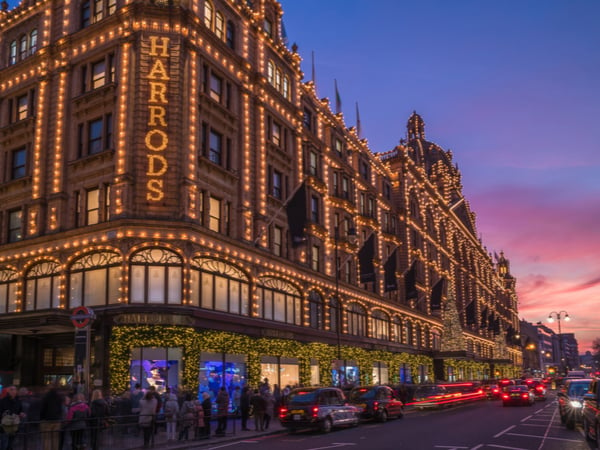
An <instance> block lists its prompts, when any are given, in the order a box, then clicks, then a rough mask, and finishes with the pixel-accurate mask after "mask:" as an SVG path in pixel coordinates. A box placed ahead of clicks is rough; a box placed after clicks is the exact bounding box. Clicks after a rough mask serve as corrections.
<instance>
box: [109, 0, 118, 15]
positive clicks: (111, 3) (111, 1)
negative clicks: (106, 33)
mask: <svg viewBox="0 0 600 450" xmlns="http://www.w3.org/2000/svg"><path fill="white" fill-rule="evenodd" d="M116 10H117V0H108V14H109V15H111V14H114V13H115V11H116Z"/></svg>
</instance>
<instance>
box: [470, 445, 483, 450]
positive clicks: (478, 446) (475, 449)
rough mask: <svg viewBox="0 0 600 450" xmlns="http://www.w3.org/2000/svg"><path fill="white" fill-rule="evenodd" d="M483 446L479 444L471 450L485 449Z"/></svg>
mask: <svg viewBox="0 0 600 450" xmlns="http://www.w3.org/2000/svg"><path fill="white" fill-rule="evenodd" d="M483 445H484V444H479V445H476V446H475V447H472V448H471V449H470V450H477V449H479V448H481V447H483Z"/></svg>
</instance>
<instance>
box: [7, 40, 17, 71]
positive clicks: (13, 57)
mask: <svg viewBox="0 0 600 450" xmlns="http://www.w3.org/2000/svg"><path fill="white" fill-rule="evenodd" d="M16 63H17V41H16V40H15V41H12V42H11V43H10V54H9V57H8V64H9V65H13V64H16Z"/></svg>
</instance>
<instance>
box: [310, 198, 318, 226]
mask: <svg viewBox="0 0 600 450" xmlns="http://www.w3.org/2000/svg"><path fill="white" fill-rule="evenodd" d="M310 217H311V219H312V221H313V223H319V199H318V197H314V196H313V197H311V198H310Z"/></svg>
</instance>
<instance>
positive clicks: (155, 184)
mask: <svg viewBox="0 0 600 450" xmlns="http://www.w3.org/2000/svg"><path fill="white" fill-rule="evenodd" d="M149 55H150V56H152V57H154V59H153V61H152V64H151V69H150V72H149V73H148V77H147V78H148V86H149V88H150V90H149V96H148V113H149V114H148V127H149V130H148V132H147V133H146V137H145V139H144V143H145V145H146V149H147V150H148V153H147V157H148V166H147V168H148V170H147V172H146V176H147V177H148V181H147V183H146V189H147V192H146V200H149V201H155V202H157V201H160V200H162V199H163V197H164V196H165V192H164V175H165V173H166V172H167V169H168V168H169V164H168V162H167V158H165V156H164V155H165V150H166V148H167V146H168V144H169V135H168V134H167V120H166V114H167V110H166V106H165V105H167V104H168V103H169V102H168V100H167V81H168V80H169V75H168V74H167V70H166V68H165V65H164V60H163V59H161V58H168V57H169V38H168V37H162V36H150V53H149Z"/></svg>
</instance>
